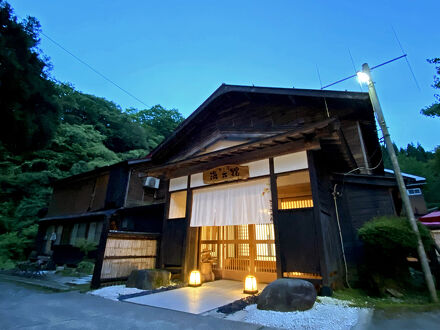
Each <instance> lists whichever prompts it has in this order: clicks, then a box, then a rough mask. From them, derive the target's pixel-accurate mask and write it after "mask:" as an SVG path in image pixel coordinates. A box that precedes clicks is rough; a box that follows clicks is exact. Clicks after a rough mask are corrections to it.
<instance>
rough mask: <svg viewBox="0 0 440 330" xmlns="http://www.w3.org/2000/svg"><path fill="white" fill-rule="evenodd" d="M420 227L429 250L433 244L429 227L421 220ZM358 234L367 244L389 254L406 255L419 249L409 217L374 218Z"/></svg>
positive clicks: (424, 242)
mask: <svg viewBox="0 0 440 330" xmlns="http://www.w3.org/2000/svg"><path fill="white" fill-rule="evenodd" d="M418 227H419V232H420V235H421V237H422V241H423V244H424V246H425V249H426V250H428V249H430V248H431V247H432V244H433V241H432V237H431V234H430V232H429V229H428V228H426V227H425V226H424V225H422V224H421V223H420V222H418ZM358 234H359V238H360V239H361V240H362V241H363V242H364V243H365V245H367V246H368V247H369V248H374V249H378V250H380V251H381V253H383V254H386V255H387V256H395V255H396V253H397V254H404V255H405V256H406V255H408V254H410V253H411V252H414V251H415V250H416V249H417V237H416V234H415V233H414V231H413V230H412V228H411V225H410V223H409V220H408V219H407V218H399V217H379V218H374V219H373V220H371V221H368V222H366V223H365V224H364V225H363V226H362V228H360V229H359V231H358Z"/></svg>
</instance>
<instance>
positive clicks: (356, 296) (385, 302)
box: [333, 289, 440, 312]
mask: <svg viewBox="0 0 440 330" xmlns="http://www.w3.org/2000/svg"><path fill="white" fill-rule="evenodd" d="M403 294H404V295H403V297H402V298H395V297H392V296H386V297H371V296H368V295H367V294H366V293H365V291H363V290H361V289H344V290H337V291H335V292H334V295H333V297H334V298H337V299H341V300H347V301H350V303H351V305H352V306H354V307H363V308H365V307H366V308H374V309H381V310H387V311H402V310H410V311H420V312H423V311H431V310H440V303H432V302H431V300H430V298H429V294H428V292H416V291H407V292H404V293H403ZM437 295H438V296H439V297H440V291H437Z"/></svg>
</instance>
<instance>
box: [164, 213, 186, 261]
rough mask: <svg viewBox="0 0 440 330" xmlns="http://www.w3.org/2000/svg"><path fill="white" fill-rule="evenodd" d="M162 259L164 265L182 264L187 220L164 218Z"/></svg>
mask: <svg viewBox="0 0 440 330" xmlns="http://www.w3.org/2000/svg"><path fill="white" fill-rule="evenodd" d="M164 221H165V222H166V223H165V224H164V232H163V235H162V239H163V242H164V244H163V250H162V251H161V254H162V258H163V259H162V260H163V264H164V266H165V267H167V266H183V258H182V256H183V253H184V249H185V246H184V244H185V239H186V232H187V227H188V226H187V221H186V219H185V218H182V219H172V220H164Z"/></svg>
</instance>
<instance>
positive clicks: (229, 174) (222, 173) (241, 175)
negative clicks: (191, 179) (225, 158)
mask: <svg viewBox="0 0 440 330" xmlns="http://www.w3.org/2000/svg"><path fill="white" fill-rule="evenodd" d="M247 178H249V167H248V166H240V165H224V166H219V167H216V168H213V169H210V170H208V171H205V172H203V183H205V184H213V183H220V182H228V181H236V180H244V179H247Z"/></svg>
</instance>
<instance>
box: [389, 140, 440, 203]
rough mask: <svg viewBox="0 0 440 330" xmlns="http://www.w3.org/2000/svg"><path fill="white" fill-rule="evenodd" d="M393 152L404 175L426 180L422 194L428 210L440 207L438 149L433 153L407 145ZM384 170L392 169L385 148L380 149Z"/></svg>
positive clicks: (439, 153) (420, 147) (418, 145)
mask: <svg viewBox="0 0 440 330" xmlns="http://www.w3.org/2000/svg"><path fill="white" fill-rule="evenodd" d="M394 150H395V152H396V155H397V159H398V161H399V165H400V168H401V170H402V171H403V172H405V173H410V174H413V175H418V176H421V177H424V178H426V185H425V186H424V187H423V194H424V196H425V200H426V203H427V206H428V208H432V207H440V148H439V147H437V149H436V151H435V152H430V151H426V150H425V149H424V148H423V147H422V146H421V145H420V144H417V146H415V145H414V144H412V143H411V144H408V145H407V147H406V148H400V149H398V148H397V146H396V145H394ZM382 155H383V158H384V165H385V168H389V169H392V168H393V167H392V164H391V160H390V158H389V156H388V153H387V151H386V149H385V148H383V149H382Z"/></svg>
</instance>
